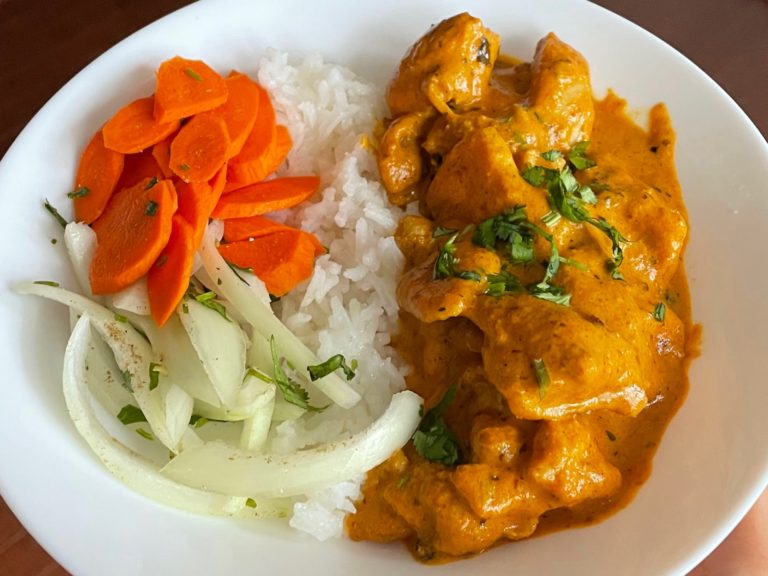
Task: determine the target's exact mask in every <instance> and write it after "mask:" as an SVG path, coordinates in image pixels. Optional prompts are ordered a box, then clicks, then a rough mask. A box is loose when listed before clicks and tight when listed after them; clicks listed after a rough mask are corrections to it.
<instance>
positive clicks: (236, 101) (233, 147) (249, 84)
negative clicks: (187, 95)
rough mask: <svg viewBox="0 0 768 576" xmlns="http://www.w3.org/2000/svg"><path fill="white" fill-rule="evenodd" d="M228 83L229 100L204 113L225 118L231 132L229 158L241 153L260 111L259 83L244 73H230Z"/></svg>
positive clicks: (228, 130)
mask: <svg viewBox="0 0 768 576" xmlns="http://www.w3.org/2000/svg"><path fill="white" fill-rule="evenodd" d="M225 82H226V83H227V91H228V96H227V101H226V102H224V104H222V105H221V106H219V107H218V108H214V109H213V110H210V111H209V112H205V113H204V114H206V115H208V114H210V115H211V116H217V117H218V118H221V119H222V120H224V122H225V123H226V125H227V132H228V133H229V139H230V145H229V152H228V153H227V158H232V157H233V156H237V154H239V153H240V150H242V148H243V144H245V140H246V138H248V135H249V134H250V133H251V131H252V130H253V125H254V123H255V122H256V115H257V114H258V112H259V96H260V94H261V89H260V88H259V85H258V84H256V83H255V82H254V81H253V80H251V79H250V78H248V76H245V75H244V74H230V75H229V76H228V77H227V79H226V80H225Z"/></svg>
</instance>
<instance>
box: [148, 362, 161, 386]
mask: <svg viewBox="0 0 768 576" xmlns="http://www.w3.org/2000/svg"><path fill="white" fill-rule="evenodd" d="M158 366H160V365H159V364H156V363H154V362H150V363H149V389H150V390H154V389H155V388H157V385H158V384H159V383H160V373H159V372H158V371H157V368H158Z"/></svg>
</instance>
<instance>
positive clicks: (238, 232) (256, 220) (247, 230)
mask: <svg viewBox="0 0 768 576" xmlns="http://www.w3.org/2000/svg"><path fill="white" fill-rule="evenodd" d="M291 229H292V228H291V227H290V226H286V225H285V224H280V223H279V222H275V221H274V220H270V219H269V218H264V216H250V217H248V218H230V219H228V220H224V242H237V241H238V240H247V239H248V238H258V237H259V236H266V235H267V234H272V233H273V232H281V231H283V230H291Z"/></svg>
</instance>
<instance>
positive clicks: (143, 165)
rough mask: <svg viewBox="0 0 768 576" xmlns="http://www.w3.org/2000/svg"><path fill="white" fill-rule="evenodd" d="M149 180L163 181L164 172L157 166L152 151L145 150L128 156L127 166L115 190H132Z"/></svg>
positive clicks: (126, 157) (126, 158)
mask: <svg viewBox="0 0 768 576" xmlns="http://www.w3.org/2000/svg"><path fill="white" fill-rule="evenodd" d="M147 178H157V179H158V180H162V179H163V171H162V170H161V169H160V166H159V165H158V164H157V160H155V158H154V156H153V155H152V151H151V150H144V152H140V153H138V154H126V156H125V166H124V167H123V173H122V174H121V175H120V180H119V181H118V183H117V186H116V187H115V190H122V189H123V188H131V187H133V186H136V184H138V183H139V182H141V181H142V180H146V179H147Z"/></svg>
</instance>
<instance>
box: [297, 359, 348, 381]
mask: <svg viewBox="0 0 768 576" xmlns="http://www.w3.org/2000/svg"><path fill="white" fill-rule="evenodd" d="M339 368H341V370H342V371H343V372H344V376H346V378H347V380H352V378H354V377H355V369H354V368H353V367H352V366H350V365H347V361H346V360H345V359H344V355H343V354H336V355H335V356H331V357H330V358H328V360H326V361H325V362H323V363H321V364H317V365H315V366H307V372H309V379H310V380H312V382H314V381H315V380H319V379H320V378H323V377H324V376H328V374H330V373H331V372H335V371H336V370H338V369H339Z"/></svg>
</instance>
